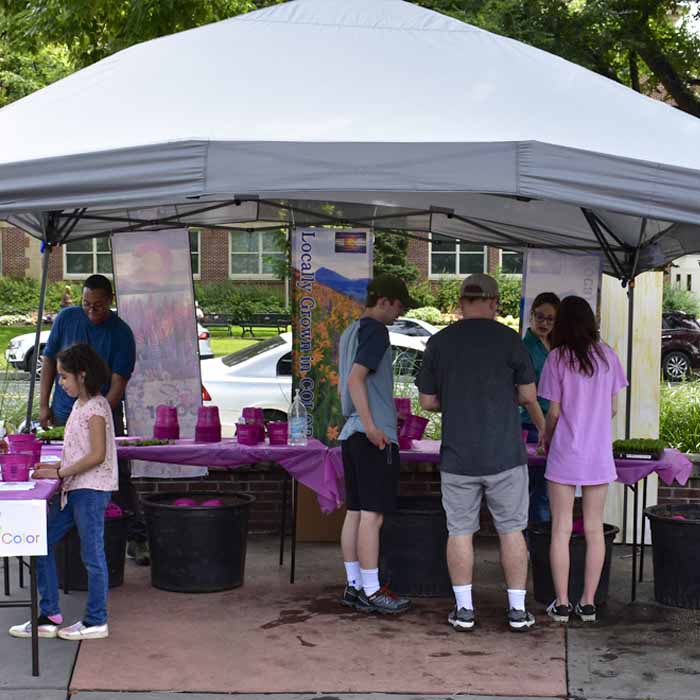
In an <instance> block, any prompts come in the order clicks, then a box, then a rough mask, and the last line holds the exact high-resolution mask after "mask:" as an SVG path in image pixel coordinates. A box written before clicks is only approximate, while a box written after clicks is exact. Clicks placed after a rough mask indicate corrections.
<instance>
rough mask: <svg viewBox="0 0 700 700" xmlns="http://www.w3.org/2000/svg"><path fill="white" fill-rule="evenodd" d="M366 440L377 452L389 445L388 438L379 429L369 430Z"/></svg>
mask: <svg viewBox="0 0 700 700" xmlns="http://www.w3.org/2000/svg"><path fill="white" fill-rule="evenodd" d="M367 439H368V440H369V441H370V442H371V443H372V444H373V445H374V446H375V447H376V448H377V449H379V450H383V449H384V448H385V447H386V446H387V445H388V444H389V438H388V437H387V436H386V435H385V434H384V431H383V430H381V429H380V428H376V427H375V428H371V429H370V430H368V431H367Z"/></svg>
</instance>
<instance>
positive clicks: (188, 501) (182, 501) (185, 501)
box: [173, 498, 197, 508]
mask: <svg viewBox="0 0 700 700" xmlns="http://www.w3.org/2000/svg"><path fill="white" fill-rule="evenodd" d="M173 505H174V506H179V507H183V508H184V507H186V506H196V505H197V501H195V500H194V498H176V499H175V500H174V501H173Z"/></svg>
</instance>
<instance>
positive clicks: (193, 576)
mask: <svg viewBox="0 0 700 700" xmlns="http://www.w3.org/2000/svg"><path fill="white" fill-rule="evenodd" d="M178 498H191V499H194V500H195V501H197V503H201V502H203V501H205V500H208V499H211V498H219V499H221V500H222V501H223V505H222V506H219V507H215V508H210V507H207V506H201V505H196V506H176V505H173V502H174V501H175V500H177V499H178ZM254 501H255V498H254V497H253V496H250V495H248V494H246V493H238V492H228V493H212V492H211V491H208V492H196V493H167V494H154V495H151V496H144V497H143V498H142V503H143V510H144V514H145V516H146V527H147V529H148V542H149V546H150V551H151V583H152V584H153V586H155V587H156V588H161V589H163V590H165V591H176V592H180V593H211V592H213V591H225V590H229V589H231V588H237V587H238V586H240V585H242V584H243V578H244V574H245V556H246V545H247V541H248V517H249V511H250V505H251V503H253V502H254Z"/></svg>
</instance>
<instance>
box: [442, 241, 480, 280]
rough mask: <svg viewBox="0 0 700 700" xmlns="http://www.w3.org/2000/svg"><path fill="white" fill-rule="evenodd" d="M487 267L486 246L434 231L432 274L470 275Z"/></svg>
mask: <svg viewBox="0 0 700 700" xmlns="http://www.w3.org/2000/svg"><path fill="white" fill-rule="evenodd" d="M485 269H486V248H485V247H484V246H482V245H477V244H474V243H467V242H466V241H456V240H455V239H454V238H447V237H446V236H440V235H439V234H436V233H434V234H433V235H432V238H431V241H430V276H431V277H442V276H444V275H462V276H464V275H469V274H471V273H472V272H484V270H485Z"/></svg>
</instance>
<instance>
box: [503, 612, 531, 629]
mask: <svg viewBox="0 0 700 700" xmlns="http://www.w3.org/2000/svg"><path fill="white" fill-rule="evenodd" d="M534 624H535V616H534V615H533V614H532V613H529V612H528V611H527V610H516V609H515V608H511V609H510V610H509V611H508V626H509V627H510V629H511V630H512V631H513V632H527V631H528V630H529V629H530V627H532V626H533V625H534Z"/></svg>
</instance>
